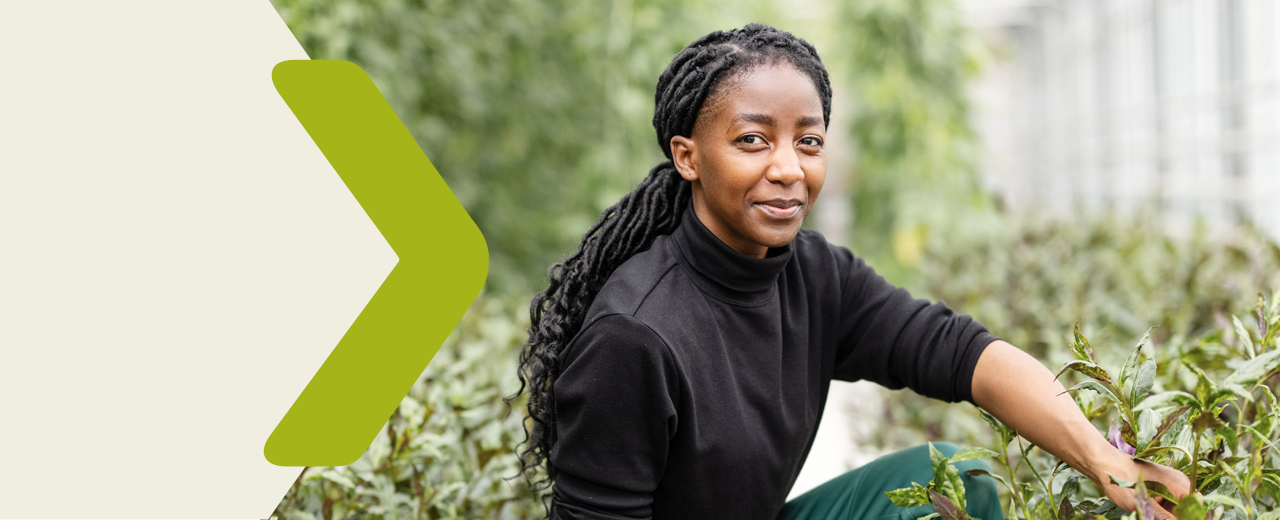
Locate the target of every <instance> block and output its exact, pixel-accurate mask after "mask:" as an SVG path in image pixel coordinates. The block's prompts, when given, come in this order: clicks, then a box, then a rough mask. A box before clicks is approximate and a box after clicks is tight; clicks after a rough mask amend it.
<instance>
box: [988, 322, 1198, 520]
mask: <svg viewBox="0 0 1280 520" xmlns="http://www.w3.org/2000/svg"><path fill="white" fill-rule="evenodd" d="M1065 391H1066V389H1065V388H1064V387H1063V386H1062V383H1059V382H1057V381H1056V380H1054V376H1053V372H1050V371H1049V369H1047V368H1045V366H1044V365H1043V364H1041V363H1040V361H1038V360H1036V359H1035V358H1034V357H1031V356H1030V355H1028V354H1027V353H1025V352H1023V351H1021V350H1019V349H1018V348H1017V347H1014V346H1013V345H1010V344H1009V343H1006V342H1004V341H999V340H998V341H994V342H992V343H991V344H990V345H988V346H987V348H986V350H984V351H983V352H982V355H981V356H980V357H979V358H978V365H977V367H976V368H975V369H974V374H973V400H974V402H975V403H977V404H978V406H981V407H982V408H983V409H984V410H986V411H988V412H990V413H991V415H994V416H995V417H996V418H997V419H1000V421H1001V422H1003V423H1004V424H1005V425H1007V426H1009V427H1010V428H1013V429H1014V430H1016V431H1017V432H1018V434H1019V435H1021V436H1022V437H1025V438H1026V439H1027V440H1029V441H1031V442H1032V443H1034V444H1035V445H1036V446H1038V447H1040V448H1041V449H1043V450H1044V451H1047V452H1049V453H1051V454H1053V455H1054V456H1055V457H1058V458H1059V459H1062V460H1063V461H1064V462H1066V463H1067V464H1069V465H1070V466H1071V467H1073V468H1075V469H1076V470H1078V471H1079V472H1081V473H1083V474H1084V475H1085V476H1087V477H1089V478H1090V479H1092V480H1093V481H1094V482H1095V483H1098V484H1100V485H1101V486H1102V489H1103V491H1104V492H1105V493H1106V494H1107V498H1109V499H1111V501H1112V502H1115V503H1116V505H1118V506H1120V507H1122V508H1124V509H1125V510H1126V511H1133V509H1134V507H1135V506H1136V500H1135V495H1134V493H1133V490H1131V489H1125V488H1121V487H1119V486H1117V485H1115V484H1112V483H1111V479H1110V477H1108V475H1107V474H1108V473H1110V474H1111V475H1115V476H1116V478H1120V479H1124V480H1128V481H1131V482H1132V481H1136V480H1137V479H1138V473H1139V472H1141V473H1142V476H1143V479H1144V480H1154V481H1158V482H1160V483H1162V484H1164V485H1165V486H1166V487H1168V488H1169V491H1171V492H1172V493H1173V495H1174V496H1175V497H1179V498H1180V497H1182V496H1183V495H1185V494H1186V493H1187V492H1188V491H1189V490H1190V489H1191V482H1190V480H1189V479H1187V477H1186V475H1183V474H1182V472H1180V471H1178V470H1175V469H1173V468H1170V467H1168V466H1162V465H1159V464H1153V463H1150V462H1146V461H1140V460H1134V459H1133V458H1131V457H1130V456H1129V455H1127V454H1125V453H1124V452H1122V451H1120V450H1119V449H1117V448H1115V447H1113V446H1111V444H1110V443H1108V442H1107V440H1106V439H1105V438H1103V436H1102V435H1101V434H1099V433H1098V430H1097V429H1095V428H1094V426H1093V424H1092V423H1090V422H1089V420H1088V419H1086V418H1085V416H1084V414H1083V413H1081V412H1080V409H1079V408H1078V407H1077V406H1076V403H1075V401H1074V400H1073V399H1072V398H1071V396H1070V395H1069V394H1066V393H1065ZM1158 514H1160V515H1164V516H1161V519H1162V520H1163V519H1164V518H1168V519H1169V520H1173V518H1174V517H1173V515H1172V514H1170V513H1169V512H1168V511H1167V510H1165V509H1158Z"/></svg>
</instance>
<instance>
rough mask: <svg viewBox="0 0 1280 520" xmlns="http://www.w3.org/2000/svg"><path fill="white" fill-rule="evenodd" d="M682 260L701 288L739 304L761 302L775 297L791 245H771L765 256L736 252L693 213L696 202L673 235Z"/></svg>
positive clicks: (686, 212) (687, 211)
mask: <svg viewBox="0 0 1280 520" xmlns="http://www.w3.org/2000/svg"><path fill="white" fill-rule="evenodd" d="M671 238H672V240H673V241H674V242H675V244H676V248H677V249H678V250H679V255H678V256H680V261H681V263H683V264H685V266H686V267H688V268H689V271H690V273H691V275H692V278H693V281H694V283H695V284H697V286H698V288H699V289H702V291H703V292H704V293H707V294H709V295H711V296H713V297H715V298H717V299H720V300H724V301H726V302H729V303H735V304H739V305H760V304H763V303H765V302H767V301H769V299H770V298H772V297H773V294H774V292H775V290H776V287H777V281H778V275H779V274H780V273H781V272H782V269H783V267H785V266H786V265H787V262H789V261H790V260H791V244H787V245H785V246H782V247H771V248H769V252H768V253H766V255H765V257H764V258H753V257H749V256H746V255H743V254H742V253H739V252H737V251H735V250H734V249H733V248H732V247H729V245H728V244H725V243H724V242H723V241H721V240H720V238H719V237H717V236H716V235H715V234H714V233H712V232H711V230H710V229H707V226H705V225H703V223H702V221H701V220H699V219H698V216H697V215H695V214H694V211H693V202H692V201H691V202H690V203H689V205H688V207H687V208H686V209H685V212H684V216H683V217H681V219H680V225H679V226H677V227H676V230H675V232H673V233H672V234H671Z"/></svg>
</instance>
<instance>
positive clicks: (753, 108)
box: [698, 64, 825, 126]
mask: <svg viewBox="0 0 1280 520" xmlns="http://www.w3.org/2000/svg"><path fill="white" fill-rule="evenodd" d="M727 79H728V82H726V83H725V84H724V85H723V86H722V87H721V88H720V89H719V92H716V93H715V95H714V97H713V99H712V100H711V103H710V104H709V105H705V106H704V107H703V113H702V114H700V115H699V118H698V119H699V123H701V122H703V120H704V119H705V120H706V122H707V123H713V124H716V125H717V126H727V125H735V124H743V123H756V124H763V125H770V126H777V125H791V124H796V125H797V126H814V125H819V126H821V125H823V123H824V122H825V120H824V118H823V115H822V98H821V97H819V95H818V89H817V87H815V86H814V84H813V81H812V80H811V79H810V78H809V76H808V75H806V74H804V73H803V72H800V71H799V70H797V69H796V68H795V67H793V66H790V65H787V64H779V65H768V66H760V67H755V68H753V69H751V70H748V71H744V72H743V73H742V74H738V75H735V77H733V78H727Z"/></svg>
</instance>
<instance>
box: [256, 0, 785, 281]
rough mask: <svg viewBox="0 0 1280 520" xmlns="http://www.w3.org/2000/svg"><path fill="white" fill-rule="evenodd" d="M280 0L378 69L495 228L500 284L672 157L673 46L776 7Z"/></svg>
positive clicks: (567, 243)
mask: <svg viewBox="0 0 1280 520" xmlns="http://www.w3.org/2000/svg"><path fill="white" fill-rule="evenodd" d="M273 3H274V4H275V6H276V8H277V10H278V11H279V12H280V15H281V17H282V18H283V19H284V20H285V22H286V23H287V24H288V26H289V29H290V30H291V31H293V34H294V35H295V36H296V37H297V38H298V41H299V42H301V43H302V46H303V48H304V49H305V50H306V51H307V54H308V55H309V56H310V57H311V58H312V59H341V60H348V61H351V62H353V63H355V64H357V65H359V66H360V67H361V68H363V69H364V70H365V72H366V73H368V74H369V76H370V77H371V78H372V79H373V81H374V83H375V84H376V85H377V86H378V88H379V90H381V91H382V93H383V95H384V96H386V98H387V100H388V101H389V102H390V103H391V106H392V108H394V109H395V111H396V113H397V114H398V115H399V116H400V119H401V120H402V121H404V123H405V125H406V126H407V127H408V128H409V131H410V132H411V133H412V134H413V135H414V137H415V138H416V139H417V140H418V143H419V145H421V146H422V148H423V150H424V151H425V152H426V154H427V157H429V158H430V159H431V162H432V164H433V165H434V166H435V167H436V169H437V170H439V171H440V174H441V175H442V176H443V177H444V178H445V181H446V182H448V183H449V186H450V188H451V189H452V190H453V192H454V194H455V195H457V196H458V199H459V200H460V201H461V202H462V204H463V206H465V207H466V208H467V211H468V212H469V213H470V214H471V216H472V218H473V219H474V220H475V221H476V224H477V225H478V226H479V227H480V230H481V232H483V233H484V236H485V238H486V240H487V241H488V245H489V253H490V280H489V284H490V287H491V288H494V289H497V290H500V291H525V292H528V291H532V290H537V289H540V288H541V286H542V285H543V284H544V283H545V279H546V272H547V268H548V267H550V266H551V264H552V263H553V262H556V261H559V260H560V259H561V258H563V257H564V256H565V255H567V254H568V253H569V252H570V251H572V250H573V248H574V247H575V246H576V245H577V242H578V241H579V240H580V239H581V237H582V234H583V233H585V232H586V230H587V229H588V228H589V227H590V226H591V224H592V223H594V222H595V220H596V219H597V218H598V217H599V215H600V212H601V211H603V210H604V208H605V207H607V206H609V205H611V204H612V203H614V202H616V201H617V200H618V199H619V198H620V197H621V196H622V195H623V194H625V193H626V192H628V191H630V190H631V189H632V188H633V187H634V186H635V185H636V184H637V183H639V182H640V180H641V179H643V178H644V176H645V175H646V174H647V173H648V171H649V168H651V167H652V166H653V165H655V164H657V163H658V162H660V161H661V160H663V159H664V158H663V157H662V152H661V151H660V149H659V148H658V146H657V142H656V140H655V137H654V131H653V128H652V126H651V124H650V120H651V118H652V117H653V91H654V85H656V84H657V80H658V75H659V74H660V73H661V72H662V69H663V68H664V67H666V64H667V63H668V62H669V61H670V60H671V58H672V57H673V56H675V54H676V53H677V52H679V51H680V49H681V48H683V47H684V45H686V44H688V43H689V42H691V41H693V40H694V39H696V38H697V37H699V36H702V35H703V34H706V33H707V32H710V31H711V30H714V29H727V28H730V27H735V26H740V25H743V24H744V23H745V22H746V21H749V20H752V19H757V18H759V19H766V20H768V19H771V18H776V15H773V14H771V13H772V12H773V11H772V9H773V4H772V3H766V2H755V3H747V4H733V5H726V4H721V5H713V4H712V3H711V2H710V1H708V0H692V1H690V0H638V1H633V0H612V1H598V0H543V1H538V2H511V1H508V0H373V1H350V0H345V1H344V0H273ZM735 24H736V25H735Z"/></svg>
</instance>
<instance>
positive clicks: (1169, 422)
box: [1152, 406, 1191, 441]
mask: <svg viewBox="0 0 1280 520" xmlns="http://www.w3.org/2000/svg"><path fill="white" fill-rule="evenodd" d="M1190 409H1191V407H1190V406H1183V407H1182V408H1179V409H1177V410H1174V411H1172V412H1169V415H1166V416H1164V420H1163V421H1160V428H1159V429H1157V430H1156V436H1155V437H1154V438H1153V439H1152V440H1154V441H1159V440H1160V437H1163V436H1164V434H1165V432H1167V431H1169V428H1172V427H1173V423H1176V422H1178V418H1179V417H1182V414H1184V413H1187V410H1190Z"/></svg>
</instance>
